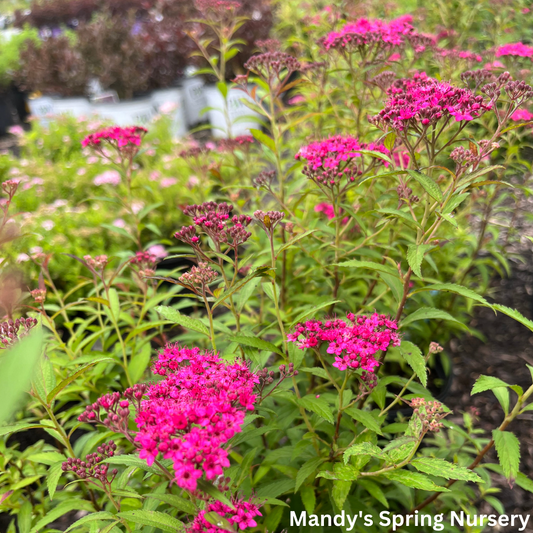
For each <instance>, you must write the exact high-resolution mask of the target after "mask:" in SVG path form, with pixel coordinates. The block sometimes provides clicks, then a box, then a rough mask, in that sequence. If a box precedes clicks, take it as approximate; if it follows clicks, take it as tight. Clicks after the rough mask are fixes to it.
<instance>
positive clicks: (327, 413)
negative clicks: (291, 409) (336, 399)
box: [298, 394, 334, 424]
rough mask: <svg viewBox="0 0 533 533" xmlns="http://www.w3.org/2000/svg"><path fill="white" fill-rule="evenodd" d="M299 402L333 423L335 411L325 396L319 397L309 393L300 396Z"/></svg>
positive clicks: (308, 409)
mask: <svg viewBox="0 0 533 533" xmlns="http://www.w3.org/2000/svg"><path fill="white" fill-rule="evenodd" d="M298 404H299V405H300V406H302V407H303V408H304V409H306V410H307V411H312V412H313V413H316V414H317V415H318V416H320V417H321V418H323V419H324V420H327V421H328V422H329V423H330V424H333V422H334V420H333V412H332V410H331V408H330V406H329V405H328V403H327V402H326V400H324V399H323V398H317V397H316V396H313V395H312V394H308V395H307V396H304V397H303V398H299V399H298Z"/></svg>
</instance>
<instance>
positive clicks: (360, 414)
mask: <svg viewBox="0 0 533 533" xmlns="http://www.w3.org/2000/svg"><path fill="white" fill-rule="evenodd" d="M344 412H345V413H346V414H347V415H349V416H351V417H352V418H353V419H355V420H357V421H358V422H361V424H363V426H365V427H366V428H368V429H369V430H370V431H374V432H375V433H377V434H378V435H383V433H381V427H380V425H379V423H378V422H377V420H376V419H375V418H374V417H373V416H372V414H371V413H369V412H368V411H362V410H361V409H357V408H356V407H348V409H345V410H344Z"/></svg>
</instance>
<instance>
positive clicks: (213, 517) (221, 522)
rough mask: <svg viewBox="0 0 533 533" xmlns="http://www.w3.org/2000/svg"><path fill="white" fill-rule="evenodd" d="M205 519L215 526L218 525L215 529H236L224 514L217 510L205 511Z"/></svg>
mask: <svg viewBox="0 0 533 533" xmlns="http://www.w3.org/2000/svg"><path fill="white" fill-rule="evenodd" d="M204 520H206V521H207V522H209V523H210V524H212V525H213V526H216V528H215V529H218V530H219V531H234V529H233V527H232V525H231V524H230V523H229V522H228V521H227V520H226V519H225V518H224V517H223V516H221V515H219V514H218V513H216V512H215V511H211V512H209V513H205V514H204Z"/></svg>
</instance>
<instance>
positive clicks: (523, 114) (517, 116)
mask: <svg viewBox="0 0 533 533" xmlns="http://www.w3.org/2000/svg"><path fill="white" fill-rule="evenodd" d="M511 120H514V121H516V122H522V121H528V120H533V113H531V111H529V110H527V109H517V110H516V111H515V112H514V113H513V114H512V115H511Z"/></svg>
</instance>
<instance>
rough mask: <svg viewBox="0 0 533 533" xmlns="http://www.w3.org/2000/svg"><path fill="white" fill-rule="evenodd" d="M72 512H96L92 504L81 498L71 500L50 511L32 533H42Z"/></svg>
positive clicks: (33, 528)
mask: <svg viewBox="0 0 533 533" xmlns="http://www.w3.org/2000/svg"><path fill="white" fill-rule="evenodd" d="M70 511H89V512H94V507H93V506H92V505H91V503H89V502H88V501H86V500H83V499H81V498H71V499H69V500H67V501H64V502H61V503H60V504H59V505H58V506H57V507H54V508H53V509H52V510H50V511H48V512H47V513H46V515H45V516H44V517H43V518H41V519H40V520H39V521H38V522H37V523H36V524H35V525H34V526H33V527H32V528H31V531H30V533H38V532H40V531H42V530H43V529H44V527H45V526H46V525H48V524H49V523H50V522H53V521H54V520H57V519H58V518H59V517H61V516H63V515H64V514H67V513H69V512H70Z"/></svg>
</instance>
